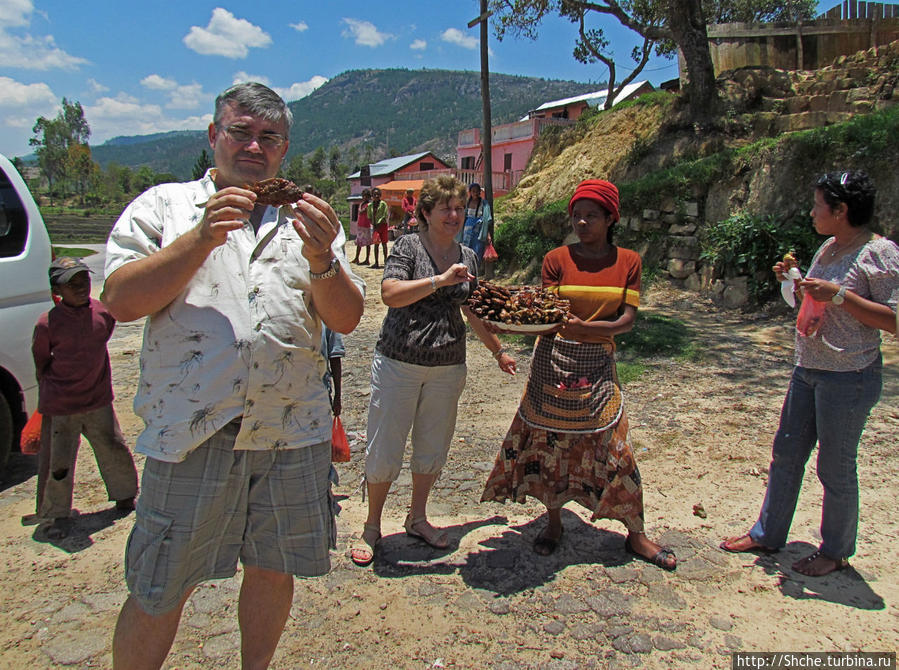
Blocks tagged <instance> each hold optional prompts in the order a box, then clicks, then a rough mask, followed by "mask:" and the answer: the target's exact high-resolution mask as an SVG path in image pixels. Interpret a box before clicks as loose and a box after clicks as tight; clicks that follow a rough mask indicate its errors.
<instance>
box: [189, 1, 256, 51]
mask: <svg viewBox="0 0 899 670" xmlns="http://www.w3.org/2000/svg"><path fill="white" fill-rule="evenodd" d="M271 43H272V38H271V37H269V36H268V33H266V32H265V31H263V30H262V28H260V27H259V26H254V25H253V24H252V23H250V22H249V21H247V20H245V19H238V18H235V16H234V14H232V13H231V12H229V11H228V10H227V9H222V8H221V7H216V8H215V9H213V10H212V18H211V19H209V25H207V26H206V27H205V28H200V27H199V26H191V29H190V32H189V33H188V34H187V35H185V36H184V44H185V45H186V46H187V47H188V48H189V49H193V50H194V51H196V52H197V53H199V54H203V55H204V56H224V57H225V58H246V57H247V54H248V53H249V52H250V49H251V48H253V47H258V48H263V47H267V46H269V45H270V44H271Z"/></svg>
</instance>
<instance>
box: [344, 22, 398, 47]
mask: <svg viewBox="0 0 899 670" xmlns="http://www.w3.org/2000/svg"><path fill="white" fill-rule="evenodd" d="M343 22H344V23H345V24H346V25H347V29H346V30H344V31H343V32H342V33H341V35H343V36H344V37H347V38H352V39H353V40H354V41H355V42H356V44H358V45H359V46H363V47H379V46H381V45H382V44H384V42H386V41H387V40H391V39H396V35H392V34H390V33H382V32H381V31H379V30H378V29H377V27H376V26H375V25H374V24H373V23H370V22H368V21H360V20H359V19H348V18H344V19H343Z"/></svg>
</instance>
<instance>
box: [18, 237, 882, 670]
mask: <svg viewBox="0 0 899 670" xmlns="http://www.w3.org/2000/svg"><path fill="white" fill-rule="evenodd" d="M349 251H350V256H351V257H352V251H353V250H352V245H350V249H349ZM359 272H360V274H362V276H364V277H365V278H366V280H367V281H368V285H369V294H368V297H367V300H366V303H367V305H366V314H365V316H364V318H363V322H362V324H361V325H360V327H359V328H358V329H357V330H356V332H354V333H353V334H352V335H350V336H348V337H347V338H346V344H347V352H348V354H347V358H346V361H345V363H344V370H345V373H344V399H343V405H344V408H345V410H344V419H345V423H346V425H347V429H348V431H349V432H350V435H351V442H352V448H353V459H352V462H350V463H346V464H340V465H339V466H338V470H339V474H340V485H339V486H338V487H337V489H336V492H337V494H338V495H339V498H340V501H341V505H342V511H341V513H340V516H339V518H338V527H339V530H340V537H339V543H338V550H337V551H336V552H334V554H333V570H332V571H331V573H330V574H329V575H328V576H326V577H323V578H318V579H309V580H298V581H297V587H296V593H295V597H294V606H293V610H292V612H291V618H290V621H289V622H288V625H287V629H286V631H285V633H284V636H283V638H282V641H281V644H280V647H279V649H278V652H277V654H276V656H275V659H274V662H273V667H274V668H317V667H327V668H426V667H435V668H440V667H457V668H488V667H489V668H504V669H509V670H511V669H517V668H558V669H568V668H633V667H643V668H660V669H661V668H691V667H695V668H730V667H731V657H730V653H731V652H732V651H738V650H742V651H774V650H793V651H796V650H804V651H827V650H847V651H848V650H866V651H896V649H897V648H899V579H897V577H899V569H897V566H896V564H895V563H894V557H895V547H896V545H897V542H899V524H897V522H896V518H895V509H896V505H895V500H894V499H895V495H894V492H895V490H896V481H897V459H896V456H895V449H896V446H897V439H896V435H897V434H899V409H897V406H899V402H897V399H899V367H897V363H899V346H897V344H896V341H895V340H891V341H890V342H888V343H887V344H886V345H885V347H884V351H885V355H886V357H887V359H888V361H889V365H888V366H887V369H886V370H887V371H886V384H885V389H884V395H883V399H882V401H881V403H880V405H879V406H878V407H877V408H876V410H875V411H874V414H873V416H872V418H871V420H870V422H869V426H868V429H867V431H866V434H865V436H864V438H863V446H862V448H861V450H860V455H859V462H860V475H861V487H862V499H861V505H862V507H861V509H862V514H861V526H860V531H859V548H858V553H857V555H856V556H855V557H854V558H853V560H852V568H850V569H848V570H845V571H843V572H841V573H838V574H833V575H831V576H828V577H825V578H819V579H812V578H806V577H803V576H801V575H799V574H796V573H794V572H792V571H791V570H790V569H789V565H790V563H791V562H792V561H793V560H795V559H796V558H798V557H799V556H801V555H803V554H805V553H807V552H809V551H810V549H811V548H812V545H816V544H817V542H818V531H817V527H818V521H819V518H820V510H821V490H820V485H819V484H818V482H817V479H816V477H815V474H814V464H811V465H810V467H809V472H808V474H807V477H806V482H805V488H804V491H803V495H802V497H801V499H800V503H799V510H798V513H797V516H796V519H795V522H794V524H793V530H792V534H791V542H790V544H789V545H788V547H787V548H786V549H784V550H783V551H781V552H779V553H777V554H774V555H772V556H765V557H759V558H756V557H754V556H751V555H740V556H734V555H729V554H725V553H723V552H722V551H720V550H719V549H717V544H718V542H719V541H720V538H721V537H723V536H725V535H728V534H732V533H736V532H742V531H744V530H746V529H748V527H749V525H750V523H751V522H752V521H753V520H754V519H755V516H756V515H757V513H758V508H759V506H760V504H761V499H762V494H763V492H764V485H765V478H766V470H767V465H768V458H769V453H770V443H771V439H772V437H773V434H774V430H775V428H776V422H777V417H778V414H779V410H780V404H781V402H782V399H783V394H784V392H785V390H786V384H787V379H788V375H789V372H790V364H791V360H792V345H791V330H792V328H791V323H790V318H789V316H788V315H786V314H780V315H777V316H770V315H764V314H755V315H740V314H722V313H720V312H718V311H717V310H716V309H714V308H713V307H711V306H710V305H709V304H707V303H706V302H704V301H703V300H702V299H700V298H698V297H697V296H696V295H693V294H687V293H683V292H681V291H678V290H675V289H671V288H668V287H664V286H658V287H655V288H653V289H651V290H650V291H648V292H647V295H646V296H645V301H644V306H643V307H642V308H641V312H642V313H644V314H647V313H655V314H659V315H668V316H675V317H677V318H678V319H681V320H683V321H685V322H686V323H687V324H688V326H689V328H690V330H691V332H692V333H693V334H694V336H695V338H696V345H695V348H696V350H697V352H698V355H697V356H696V357H695V360H692V359H691V360H685V361H682V360H674V359H666V358H660V359H658V360H654V361H652V362H651V363H650V365H649V366H648V369H647V372H646V373H645V374H644V375H643V376H642V377H641V378H640V379H638V380H637V381H635V382H632V383H630V384H629V385H627V386H626V387H625V396H626V402H627V403H628V411H629V415H630V419H631V425H632V428H633V435H632V437H633V442H634V448H635V451H636V454H637V459H638V462H639V464H640V469H641V473H642V475H643V482H644V489H645V496H646V518H647V526H648V530H649V531H650V533H651V535H653V536H655V537H658V538H661V540H662V541H664V543H665V544H668V545H670V546H672V547H673V548H674V549H675V550H676V551H677V554H678V557H679V559H680V566H679V568H678V570H677V572H676V573H667V572H664V571H662V570H659V569H658V568H655V567H652V566H649V565H646V564H645V563H642V562H637V561H634V560H633V558H632V557H631V556H629V555H627V554H626V553H625V552H624V551H623V540H624V529H623V527H622V526H621V525H620V524H617V523H615V522H609V521H600V522H598V523H595V524H591V523H589V520H588V519H589V516H588V514H587V513H586V512H585V511H584V510H580V509H577V508H575V507H572V506H569V508H566V511H565V524H566V531H565V537H564V541H563V543H562V545H561V547H560V549H559V550H558V551H557V552H556V553H555V554H554V555H552V556H549V557H540V556H537V555H535V554H533V553H532V552H531V550H530V545H531V542H532V540H533V538H534V536H535V535H536V534H537V533H538V532H539V530H540V529H541V527H542V525H543V519H540V518H539V515H540V513H541V509H540V506H539V505H538V504H529V505H524V506H522V505H514V506H513V505H506V506H503V505H498V504H479V503H478V500H479V498H480V494H481V489H482V486H483V482H484V480H485V478H486V475H487V472H488V471H489V470H490V468H491V466H492V462H493V458H494V455H495V452H496V449H497V447H498V445H499V444H500V442H501V440H502V437H503V435H504V434H505V430H506V428H507V427H508V424H509V422H510V421H511V419H512V416H513V414H514V412H515V408H516V406H517V402H518V398H519V395H520V393H521V391H522V387H523V384H524V381H525V378H526V376H527V370H528V350H527V347H525V346H522V347H519V349H518V352H517V354H518V357H519V363H520V372H519V374H518V376H517V377H515V378H509V377H507V376H506V375H503V374H502V373H501V372H500V371H499V369H498V368H497V366H496V364H495V362H494V361H493V359H492V358H491V357H490V355H489V354H488V352H487V351H486V350H485V349H484V348H483V347H482V346H481V345H480V344H479V343H478V342H477V340H476V339H475V338H474V336H471V337H470V342H469V375H468V384H467V387H466V391H465V393H464V395H463V398H462V403H461V407H460V416H459V421H458V425H457V430H456V436H455V438H454V444H453V448H452V451H451V454H450V459H449V463H448V465H447V467H446V469H445V470H444V473H443V476H442V477H441V479H440V481H439V482H438V484H437V487H436V490H435V492H434V495H433V496H432V501H433V502H432V504H431V507H430V514H431V517H432V520H433V521H434V522H435V523H437V524H442V525H446V526H448V527H449V529H450V533H451V535H452V537H453V540H454V544H453V547H452V548H451V550H448V551H446V552H438V551H435V550H431V549H428V548H426V547H425V546H424V545H423V544H421V543H420V542H417V541H415V540H412V539H409V538H407V537H406V536H405V535H404V534H403V533H402V525H401V524H402V520H403V518H404V516H405V509H406V506H407V505H408V501H409V488H410V477H409V475H408V470H406V471H404V474H403V475H402V476H401V477H400V480H399V481H398V483H397V486H396V487H395V490H394V492H393V493H392V494H391V496H390V498H389V500H388V506H387V511H386V512H385V523H384V529H383V530H384V533H385V539H384V551H383V552H382V553H381V554H380V556H379V558H378V560H376V562H375V563H374V565H373V566H372V567H371V568H369V569H360V568H357V567H355V566H354V565H353V564H352V563H351V562H350V561H349V559H348V558H347V557H346V551H347V549H348V547H349V546H350V544H351V543H352V541H353V540H354V539H355V538H356V537H358V533H359V532H360V531H361V529H362V521H363V518H364V513H365V503H363V501H362V498H361V493H360V491H359V484H360V478H361V472H362V454H363V449H364V441H363V434H364V430H365V412H366V408H367V404H368V396H369V390H368V376H369V372H368V368H369V364H370V362H371V356H372V350H373V348H374V344H375V341H376V338H377V331H378V327H379V326H380V322H381V319H382V318H383V314H384V307H383V306H382V305H381V304H380V301H379V298H378V291H377V287H378V278H379V275H378V271H376V270H372V269H369V268H366V267H362V268H360V269H359ZM639 327H640V325H639V321H638V324H637V328H639ZM140 334H141V326H140V324H121V325H120V326H119V327H118V329H117V331H116V334H115V336H114V339H113V341H112V342H111V344H110V352H111V355H112V360H113V371H114V378H115V387H116V392H117V401H116V407H117V411H118V413H119V417H120V419H121V421H122V424H123V428H124V430H125V432H126V435H127V436H128V438H129V439H130V440H132V441H133V439H134V437H135V436H136V435H137V433H138V431H139V429H140V424H139V421H138V420H137V419H136V418H135V417H134V415H133V414H132V412H131V400H132V397H133V392H134V388H135V387H136V381H137V357H138V352H139V349H140ZM138 461H139V466H140V465H142V459H141V458H138ZM32 474H33V463H32V462H31V459H29V458H26V457H21V456H20V457H18V458H17V459H14V469H13V471H12V473H11V475H10V476H9V477H8V478H7V480H6V481H5V482H4V484H3V489H4V490H3V491H2V492H0V508H2V509H3V511H4V514H3V517H2V522H0V523H2V527H0V537H2V542H3V545H4V546H3V555H4V556H5V557H6V560H5V561H4V562H3V566H2V568H0V579H2V582H0V612H2V614H0V625H2V629H3V633H2V634H0V636H2V652H0V654H2V661H0V665H2V666H3V667H8V668H50V667H59V666H69V667H77V668H92V667H100V668H105V667H109V666H110V662H111V652H110V646H111V635H112V629H113V626H114V622H115V617H116V615H117V612H118V607H119V606H120V604H121V602H122V600H123V599H124V597H125V593H126V591H125V588H124V584H123V577H122V555H123V547H124V543H125V540H126V538H127V535H128V532H129V529H130V526H131V522H132V517H126V518H124V519H120V518H117V517H116V516H115V515H114V514H113V513H112V511H111V506H110V504H108V503H107V502H105V500H104V498H105V496H104V492H103V488H102V483H101V482H100V480H99V478H98V476H97V472H96V467H95V465H94V463H93V459H92V456H91V453H90V449H86V448H85V449H82V452H81V455H80V458H79V462H78V475H77V481H78V485H77V489H76V501H75V505H76V507H77V508H78V509H79V510H80V517H79V518H78V522H77V525H76V532H75V533H74V534H73V535H72V536H71V537H69V538H68V539H66V540H64V541H62V542H61V543H59V544H58V545H54V544H52V543H49V542H47V541H46V539H45V538H44V537H43V535H42V531H41V530H40V529H37V530H36V529H35V527H23V526H22V525H21V523H20V517H22V516H23V515H25V514H28V513H30V512H32V511H33V510H32V507H33V498H34V487H35V478H34V477H33V476H32ZM694 505H701V506H702V508H703V509H704V511H705V515H706V516H705V517H704V518H703V517H701V516H697V515H695V514H694ZM238 585H239V575H238V576H237V577H236V578H234V579H229V580H224V581H221V582H216V583H213V584H207V585H204V586H202V587H201V588H199V589H197V591H196V592H195V593H194V595H193V596H192V597H191V599H190V601H189V603H188V605H187V607H186V609H185V614H184V619H183V621H182V626H181V629H180V631H179V633H178V637H177V639H176V640H175V643H174V647H173V650H172V654H171V656H170V658H169V660H168V662H167V665H166V667H167V668H180V669H185V668H237V667H239V661H238V657H237V654H238V644H239V636H238V633H237V622H236V618H237V616H236V596H237V592H236V590H237V588H238Z"/></svg>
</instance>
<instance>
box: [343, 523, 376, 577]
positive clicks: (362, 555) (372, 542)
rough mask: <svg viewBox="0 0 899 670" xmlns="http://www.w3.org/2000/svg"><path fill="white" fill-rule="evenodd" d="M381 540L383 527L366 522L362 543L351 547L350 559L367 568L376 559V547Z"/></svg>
mask: <svg viewBox="0 0 899 670" xmlns="http://www.w3.org/2000/svg"><path fill="white" fill-rule="evenodd" d="M380 541H381V529H380V528H379V527H378V526H375V525H372V524H369V523H367V524H365V525H364V527H363V530H362V544H361V545H360V546H358V547H353V548H352V549H350V560H351V561H352V562H353V563H355V564H356V565H358V566H359V567H360V568H366V567H368V566H369V565H371V563H372V561H374V560H375V547H377V546H378V542H380Z"/></svg>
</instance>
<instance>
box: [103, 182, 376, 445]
mask: <svg viewBox="0 0 899 670" xmlns="http://www.w3.org/2000/svg"><path fill="white" fill-rule="evenodd" d="M214 176H215V172H214V168H213V169H212V170H210V171H208V172H207V173H206V175H205V176H204V177H203V178H202V179H200V180H198V181H192V182H187V183H183V184H162V185H159V186H156V187H153V188H151V189H150V190H148V191H146V192H145V193H143V194H141V195H140V196H138V197H137V199H135V200H134V201H133V202H132V203H131V204H130V205H128V207H127V208H126V209H125V211H124V212H123V213H122V215H121V217H119V220H118V221H117V222H116V224H115V226H114V227H113V230H112V232H111V233H110V237H109V242H108V243H107V257H106V276H107V277H109V275H111V274H112V273H113V272H115V271H116V270H117V269H118V268H120V267H122V266H123V265H125V264H126V263H129V262H131V261H135V260H138V259H141V258H145V257H147V256H149V255H150V254H153V253H155V252H156V251H158V250H159V249H161V248H162V247H165V246H167V245H169V244H171V243H172V242H173V241H174V240H175V239H177V238H178V237H179V236H181V235H183V234H184V233H186V232H188V231H189V230H191V229H192V228H194V227H195V226H196V225H197V223H198V222H199V221H200V219H201V218H202V217H203V215H204V213H205V210H204V209H203V208H202V207H199V206H198V205H201V204H202V203H204V202H206V201H207V200H208V199H209V197H210V196H211V195H212V194H214V193H215V191H216V188H215V184H214V181H213V180H214ZM292 220H293V219H292V218H290V217H288V215H287V208H282V209H279V208H276V207H269V208H267V209H266V211H265V214H264V216H263V218H262V223H261V225H260V227H259V230H258V233H257V232H254V230H253V227H252V226H251V225H250V224H249V223H247V224H246V225H245V226H244V227H243V228H241V229H238V230H234V231H231V232H230V233H229V234H228V241H227V242H226V243H225V244H223V245H222V246H220V247H217V248H216V249H215V250H213V251H212V253H210V255H209V256H208V258H207V259H206V261H205V262H204V263H203V265H202V266H200V268H199V269H198V270H197V272H196V274H195V275H194V276H193V278H192V279H191V280H190V282H189V283H188V285H187V287H186V288H185V289H184V291H183V292H182V293H181V294H180V295H179V296H178V297H177V298H175V300H173V301H172V302H171V304H169V305H168V306H167V307H165V308H164V309H162V310H161V311H159V312H157V313H155V314H151V315H150V316H149V317H148V318H147V321H146V324H145V326H144V342H143V349H142V351H141V358H140V382H139V385H138V388H137V392H136V395H135V398H134V411H135V413H136V414H137V415H138V416H140V417H141V418H142V419H143V420H144V423H145V428H144V431H143V432H142V433H141V435H140V437H139V438H138V440H137V447H136V448H137V451H138V452H140V453H142V454H145V455H147V456H150V457H152V458H155V459H158V460H161V461H171V462H178V461H182V460H184V458H185V457H186V456H187V454H188V453H189V452H190V451H191V450H193V449H195V448H196V447H198V446H199V445H200V444H202V443H203V442H204V441H205V440H206V439H208V438H209V437H211V436H212V435H213V434H214V433H215V432H216V431H218V430H219V429H221V428H222V427H223V426H224V425H225V424H227V423H229V422H230V421H232V420H233V419H235V418H237V417H240V416H242V417H243V421H242V423H241V429H240V433H239V434H238V436H237V441H236V443H235V445H234V448H235V449H248V450H268V449H290V448H297V447H303V446H308V445H312V444H318V443H321V442H324V441H327V440H329V439H330V438H331V416H330V412H331V408H330V405H329V402H328V393H327V391H326V390H325V387H324V384H322V381H321V380H322V375H323V374H324V371H325V361H324V358H323V357H322V355H321V353H320V347H321V344H320V343H321V326H322V324H321V319H320V317H319V316H318V314H317V313H316V310H315V305H314V304H313V303H312V296H311V293H309V287H310V281H311V280H310V277H309V263H308V261H307V260H306V259H305V258H304V257H303V256H302V254H301V253H300V252H301V249H302V246H303V242H302V240H301V239H300V237H299V235H297V232H296V231H295V230H294V228H293V226H292V225H291V221H292ZM344 243H345V237H344V235H343V231H342V229H341V230H340V231H339V233H338V237H337V239H335V241H334V243H333V245H332V248H333V250H334V254H335V255H336V256H337V258H338V259H339V260H340V264H341V272H346V273H348V274H349V275H350V277H352V279H353V282H354V283H355V284H356V286H358V287H359V289H360V291H363V292H364V290H365V284H364V282H363V281H362V280H361V279H360V278H359V277H356V276H355V275H353V274H352V273H351V271H350V267H349V264H348V263H347V259H346V256H345V254H344V252H343V244H344Z"/></svg>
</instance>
